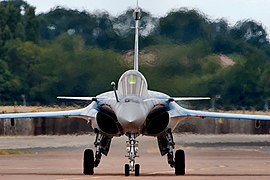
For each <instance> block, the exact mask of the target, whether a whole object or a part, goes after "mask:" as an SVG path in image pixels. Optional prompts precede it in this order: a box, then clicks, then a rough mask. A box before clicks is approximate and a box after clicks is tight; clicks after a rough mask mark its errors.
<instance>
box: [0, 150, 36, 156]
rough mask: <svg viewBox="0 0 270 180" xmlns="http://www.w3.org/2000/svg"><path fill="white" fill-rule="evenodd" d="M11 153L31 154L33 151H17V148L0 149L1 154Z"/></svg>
mask: <svg viewBox="0 0 270 180" xmlns="http://www.w3.org/2000/svg"><path fill="white" fill-rule="evenodd" d="M10 154H31V152H27V151H17V150H0V155H10Z"/></svg>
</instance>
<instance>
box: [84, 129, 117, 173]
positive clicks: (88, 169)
mask: <svg viewBox="0 0 270 180" xmlns="http://www.w3.org/2000/svg"><path fill="white" fill-rule="evenodd" d="M111 139H112V138H111V137H108V136H104V135H102V134H100V133H99V132H97V135H96V140H95V143H94V145H95V147H96V154H95V158H94V152H93V150H92V149H86V150H84V156H83V173H84V174H85V175H93V174H94V168H95V167H98V165H99V163H100V160H101V156H102V154H104V155H105V156H107V154H108V152H109V149H110V145H111Z"/></svg>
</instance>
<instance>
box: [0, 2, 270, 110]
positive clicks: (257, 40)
mask: <svg viewBox="0 0 270 180" xmlns="http://www.w3.org/2000/svg"><path fill="white" fill-rule="evenodd" d="M132 13H133V11H132V10H131V9H128V10H127V11H126V12H124V13H122V14H120V15H119V16H117V17H113V16H111V15H110V14H109V13H107V12H104V11H97V12H95V13H88V12H86V11H78V10H71V9H65V8H62V7H55V8H54V9H51V10H50V11H49V12H47V13H42V14H38V15H37V14H36V12H35V7H32V6H30V5H29V4H27V3H26V2H24V1H22V0H12V1H1V2H0V17H1V18H0V84H1V85H0V102H1V104H4V103H7V102H14V101H17V102H18V103H20V102H22V95H23V96H24V97H26V99H27V101H28V102H36V103H39V104H44V105H48V104H55V103H59V101H57V100H56V99H55V97H56V96H57V95H69V96H95V95H97V94H99V93H101V92H104V91H108V90H110V89H111V87H110V82H111V81H117V80H118V78H119V77H120V75H121V74H122V73H123V72H124V71H125V70H127V69H129V68H131V67H132V66H131V65H130V64H127V63H125V61H124V56H125V54H126V53H127V52H128V51H130V50H132V49H133V44H134V32H133V29H132V28H131V27H133V26H134V21H133V17H132ZM141 26H142V29H141V36H140V47H141V48H142V49H143V51H144V52H147V53H150V54H153V55H154V57H155V61H154V62H152V63H150V64H149V63H141V64H140V69H141V71H142V73H143V74H144V75H145V76H146V78H147V80H148V83H149V88H150V89H153V90H158V91H162V92H165V93H168V94H169V95H171V96H210V97H220V99H218V100H217V101H216V103H217V104H218V105H220V106H222V107H225V108H229V107H231V105H234V106H235V107H236V108H256V109H263V108H264V105H265V102H267V101H268V99H269V98H270V78H269V76H270V63H269V62H270V44H269V39H268V34H267V32H266V30H265V28H264V27H263V25H262V24H260V23H258V22H255V21H253V20H250V19H247V20H243V21H239V22H238V23H237V24H236V25H234V26H229V24H228V22H227V21H226V20H225V19H218V20H212V19H209V18H208V17H207V16H206V15H205V14H203V13H201V12H199V11H196V10H188V9H184V8H182V9H178V10H174V11H172V12H170V13H168V14H167V15H166V16H164V17H161V18H156V17H153V16H152V15H151V14H150V13H148V12H146V11H143V15H142V22H141ZM220 55H226V57H228V58H230V59H232V60H233V62H234V64H233V65H226V66H225V65H223V64H222V63H221V61H220ZM141 59H143V58H141ZM160 82H162V83H160Z"/></svg>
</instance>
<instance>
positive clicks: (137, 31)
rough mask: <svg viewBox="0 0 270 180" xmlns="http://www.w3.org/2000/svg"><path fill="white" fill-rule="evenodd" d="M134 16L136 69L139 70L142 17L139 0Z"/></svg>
mask: <svg viewBox="0 0 270 180" xmlns="http://www.w3.org/2000/svg"><path fill="white" fill-rule="evenodd" d="M133 17H134V20H135V45H134V70H136V71H139V21H140V19H141V9H140V8H139V3H138V0H137V7H136V9H135V10H134V13H133Z"/></svg>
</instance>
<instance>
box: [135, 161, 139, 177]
mask: <svg viewBox="0 0 270 180" xmlns="http://www.w3.org/2000/svg"><path fill="white" fill-rule="evenodd" d="M135 176H140V165H139V164H135Z"/></svg>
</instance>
